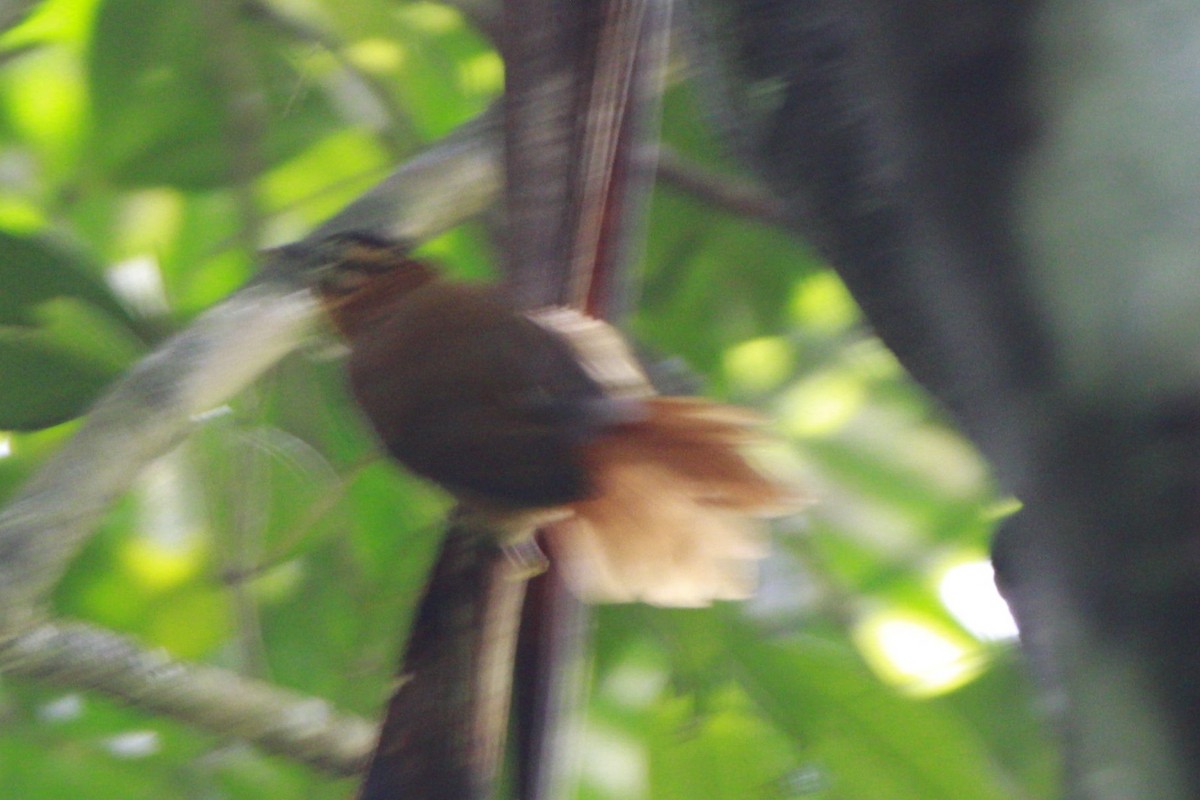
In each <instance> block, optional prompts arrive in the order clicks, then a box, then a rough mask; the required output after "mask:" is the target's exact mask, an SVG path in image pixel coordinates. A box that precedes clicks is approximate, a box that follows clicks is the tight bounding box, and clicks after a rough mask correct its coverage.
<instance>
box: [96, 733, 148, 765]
mask: <svg viewBox="0 0 1200 800" xmlns="http://www.w3.org/2000/svg"><path fill="white" fill-rule="evenodd" d="M104 747H105V749H107V750H108V752H109V753H111V754H112V755H114V756H116V757H117V758H127V759H135V758H145V757H147V756H152V755H154V754H155V753H157V752H158V751H159V749H161V747H162V743H161V742H160V741H159V738H158V734H157V733H155V732H154V731H129V732H128V733H119V734H117V735H116V736H110V737H108V738H107V739H106V740H105V741H104Z"/></svg>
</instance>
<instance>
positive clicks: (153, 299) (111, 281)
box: [106, 255, 167, 316]
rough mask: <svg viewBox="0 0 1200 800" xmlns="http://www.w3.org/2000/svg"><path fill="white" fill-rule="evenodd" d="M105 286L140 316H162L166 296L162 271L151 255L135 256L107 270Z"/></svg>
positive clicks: (164, 311) (165, 305) (165, 304)
mask: <svg viewBox="0 0 1200 800" xmlns="http://www.w3.org/2000/svg"><path fill="white" fill-rule="evenodd" d="M106 274H107V276H108V285H109V286H111V287H112V290H113V291H114V292H116V293H117V296H119V297H120V298H121V299H122V300H124V301H125V302H126V303H128V304H129V305H130V306H132V307H133V308H136V309H137V310H138V311H139V312H141V313H142V314H143V315H147V316H151V315H159V314H165V313H166V311H167V293H166V289H164V288H163V280H162V271H161V270H160V269H159V268H158V261H157V260H156V259H155V258H154V257H153V256H148V255H146V256H137V257H135V258H130V259H128V260H126V261H122V262H120V263H119V264H114V265H113V266H111V267H109V268H108V271H107V273H106Z"/></svg>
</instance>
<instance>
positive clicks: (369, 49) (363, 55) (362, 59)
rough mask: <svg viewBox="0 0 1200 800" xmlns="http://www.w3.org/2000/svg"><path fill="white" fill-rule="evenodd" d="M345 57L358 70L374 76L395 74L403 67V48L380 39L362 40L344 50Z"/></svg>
mask: <svg viewBox="0 0 1200 800" xmlns="http://www.w3.org/2000/svg"><path fill="white" fill-rule="evenodd" d="M346 56H347V58H349V59H350V62H351V63H352V64H354V66H356V67H358V68H359V69H361V70H363V71H365V72H369V73H372V74H375V75H384V74H387V73H390V72H395V71H396V70H398V69H400V67H401V66H403V65H404V60H405V52H404V48H403V47H401V46H400V45H398V44H396V43H395V42H393V41H390V40H388V39H382V38H371V39H362V40H360V41H357V42H355V43H354V44H352V45H350V46H349V47H348V48H346Z"/></svg>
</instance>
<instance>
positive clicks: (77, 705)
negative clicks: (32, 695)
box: [37, 692, 83, 722]
mask: <svg viewBox="0 0 1200 800" xmlns="http://www.w3.org/2000/svg"><path fill="white" fill-rule="evenodd" d="M37 716H38V719H40V720H42V721H43V722H70V721H71V720H75V719H79V718H80V717H81V716H83V695H80V694H76V693H75V692H72V693H71V694H64V695H63V696H62V697H56V698H54V699H53V700H51V701H50V702H48V703H43V704H42V705H40V706H38V710H37Z"/></svg>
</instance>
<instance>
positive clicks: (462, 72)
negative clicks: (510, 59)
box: [458, 50, 504, 94]
mask: <svg viewBox="0 0 1200 800" xmlns="http://www.w3.org/2000/svg"><path fill="white" fill-rule="evenodd" d="M458 80H459V83H460V84H461V85H462V88H463V90H464V91H467V92H471V93H473V94H492V93H493V92H498V91H500V89H502V88H504V62H503V61H502V60H501V59H500V55H499V53H496V52H493V51H491V50H489V51H487V52H485V53H480V54H479V55H477V56H472V57H471V58H468V59H465V60H464V61H462V62H461V63H460V64H459V66H458Z"/></svg>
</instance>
